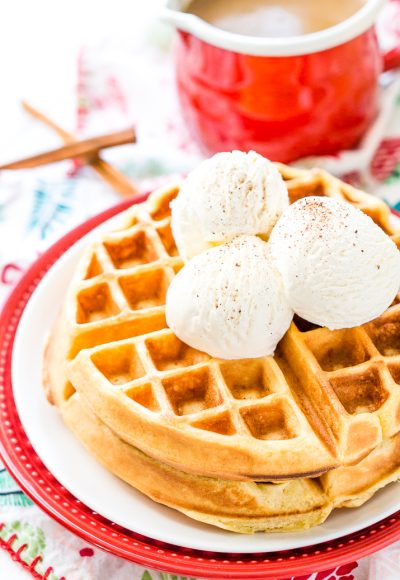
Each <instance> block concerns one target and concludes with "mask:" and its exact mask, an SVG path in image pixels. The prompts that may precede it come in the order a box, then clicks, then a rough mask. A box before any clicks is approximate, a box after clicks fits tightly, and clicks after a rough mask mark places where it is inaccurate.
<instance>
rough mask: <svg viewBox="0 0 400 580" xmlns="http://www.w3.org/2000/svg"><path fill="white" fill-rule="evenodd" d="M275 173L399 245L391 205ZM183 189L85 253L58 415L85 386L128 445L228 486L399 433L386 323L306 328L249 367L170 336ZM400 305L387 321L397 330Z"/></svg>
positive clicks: (132, 214)
mask: <svg viewBox="0 0 400 580" xmlns="http://www.w3.org/2000/svg"><path fill="white" fill-rule="evenodd" d="M279 169H280V171H281V172H282V175H283V177H284V178H285V180H286V182H287V185H288V190H289V195H290V199H291V201H295V200H297V199H299V198H301V197H304V196H307V195H326V196H329V197H333V198H337V199H344V200H346V201H349V202H350V203H352V204H353V205H355V206H356V207H359V208H360V209H362V210H363V211H364V212H365V213H367V214H369V215H370V216H371V217H372V218H373V219H374V221H375V222H376V223H377V224H378V225H380V226H381V227H382V228H383V229H384V230H385V231H386V232H387V233H388V234H390V235H394V236H395V232H394V230H393V228H392V227H391V225H390V222H389V209H388V208H387V206H386V205H385V204H384V203H383V202H381V201H379V200H377V199H376V198H374V197H371V196H369V195H367V194H365V193H363V192H360V191H358V190H356V189H354V188H352V187H351V186H349V185H347V184H344V183H342V182H341V181H339V180H337V179H335V178H333V177H332V176H330V175H329V174H327V173H326V172H324V171H319V170H312V171H307V170H298V169H292V168H287V167H285V166H279ZM177 192H178V188H166V189H163V190H160V191H158V192H156V193H155V194H153V195H152V196H151V197H150V198H149V201H148V202H147V203H146V204H142V205H140V206H136V207H133V208H132V209H131V210H129V211H128V212H127V213H126V215H125V217H124V223H123V224H122V226H121V227H120V229H119V230H117V231H114V232H112V233H106V234H103V235H100V236H99V237H98V239H97V240H96V241H94V242H93V244H92V245H91V246H90V248H88V250H87V252H86V254H85V256H84V257H83V259H82V260H81V262H80V265H79V267H78V270H77V273H76V276H75V278H74V280H73V282H72V284H71V287H70V289H69V292H68V296H67V299H66V302H65V305H64V308H63V312H62V314H61V316H60V319H59V321H58V324H57V326H56V328H55V329H54V331H53V333H52V335H51V338H50V341H49V345H48V348H47V355H46V364H45V383H46V386H47V390H48V392H49V393H50V396H51V399H52V400H53V401H54V402H55V403H56V404H57V405H58V406H61V407H62V406H63V405H64V404H65V403H66V402H67V401H68V399H69V397H71V395H73V394H74V392H75V389H76V390H77V391H78V392H79V394H80V395H81V397H82V399H83V400H84V401H85V404H87V405H88V406H89V407H90V408H91V409H92V410H93V411H94V413H95V414H96V415H97V416H98V417H99V419H100V420H101V421H103V422H104V423H105V424H106V425H107V426H108V427H110V428H111V429H112V430H113V431H114V432H115V433H116V434H117V435H118V437H119V438H121V439H122V440H123V441H126V442H127V443H129V444H130V445H133V446H135V447H137V448H139V449H141V450H142V451H144V452H145V453H146V454H147V455H149V456H152V457H154V458H156V459H158V460H159V461H161V462H163V463H168V464H169V465H171V466H174V467H175V468H178V469H181V470H183V471H185V472H191V473H195V474H199V475H208V476H213V477H218V478H223V479H239V480H246V479H250V480H258V481H263V480H280V479H286V478H297V477H300V476H308V475H318V474H321V473H324V472H326V471H328V470H330V469H332V468H333V467H337V466H342V465H349V464H354V463H357V462H358V461H360V460H361V459H362V458H363V457H365V456H367V455H368V453H370V452H371V451H372V450H373V449H375V448H376V447H377V446H379V445H380V444H381V443H382V441H386V440H387V439H388V438H390V437H392V436H393V435H394V434H395V433H397V432H398V431H399V430H400V413H399V405H400V389H399V388H398V385H397V383H396V380H398V375H397V374H396V372H395V371H394V370H393V369H395V367H396V354H397V353H400V347H399V348H398V346H399V345H398V344H397V342H396V340H397V339H396V333H395V332H392V333H388V332H386V334H385V341H386V342H387V343H388V344H387V345H386V346H385V351H384V352H382V349H381V350H380V347H379V344H380V341H381V338H382V335H381V334H380V331H379V328H381V322H380V321H381V319H382V317H381V318H380V319H378V320H377V321H375V323H373V324H370V325H367V326H366V327H365V328H358V329H351V330H345V331H328V330H327V329H316V330H308V331H305V332H301V330H300V329H301V328H302V323H301V321H300V323H301V324H300V323H299V324H298V327H297V326H296V324H295V323H294V324H293V325H292V327H291V329H290V330H289V332H288V333H287V334H286V336H285V338H284V339H283V341H281V343H280V346H279V349H278V352H277V355H276V356H275V357H274V358H273V357H265V358H263V359H256V360H254V359H253V360H243V361H221V360H217V359H213V358H210V357H209V356H208V355H206V354H204V353H201V352H198V351H196V350H194V349H192V348H190V347H188V346H187V345H185V344H183V343H182V342H181V341H179V340H178V339H177V337H175V336H174V335H173V333H172V332H171V331H170V330H169V329H167V328H166V323H165V316H164V312H165V305H164V302H165V293H166V289H167V287H168V284H169V283H170V281H171V279H172V277H173V276H174V274H175V273H176V272H177V271H178V270H179V268H180V267H181V265H182V262H181V260H180V258H179V256H177V250H176V247H175V244H174V241H173V238H172V235H171V230H170V210H169V203H170V201H171V200H172V199H173V198H174V197H175V196H176V195H177ZM395 240H397V238H396V236H395ZM399 308H400V306H397V305H394V306H393V307H392V308H391V309H389V311H388V312H387V313H386V314H385V315H384V317H388V319H390V320H391V321H392V322H391V323H390V324H394V326H395V327H396V324H397V322H396V318H398V317H399V316H400V314H399ZM384 317H383V318H384ZM382 324H383V323H382ZM379 337H381V338H379ZM385 344H386V343H385ZM388 349H389V350H388ZM389 351H390V356H388V352H389Z"/></svg>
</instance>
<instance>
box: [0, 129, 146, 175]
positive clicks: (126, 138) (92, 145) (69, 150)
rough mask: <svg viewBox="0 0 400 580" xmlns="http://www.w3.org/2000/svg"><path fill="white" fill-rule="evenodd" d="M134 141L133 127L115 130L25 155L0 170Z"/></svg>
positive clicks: (26, 165) (26, 166)
mask: <svg viewBox="0 0 400 580" xmlns="http://www.w3.org/2000/svg"><path fill="white" fill-rule="evenodd" d="M135 141H136V136H135V131H134V130H133V129H125V130H124V131H117V132H116V133H110V134H108V135H101V136H100V137H91V138H90V139H84V140H83V141H76V142H74V143H68V144H67V145H63V147H59V148H57V149H53V150H51V151H46V152H45V153H40V154H39V155H33V156H32V157H27V158H25V159H21V160H19V161H13V162H11V163H6V164H5V165H0V170H4V169H27V168H30V167H39V166H40V165H47V164H48V163H55V162H56V161H63V160H65V159H73V158H75V157H84V156H86V155H89V154H93V153H98V151H100V149H105V148H107V147H115V146H117V145H125V144H126V143H135Z"/></svg>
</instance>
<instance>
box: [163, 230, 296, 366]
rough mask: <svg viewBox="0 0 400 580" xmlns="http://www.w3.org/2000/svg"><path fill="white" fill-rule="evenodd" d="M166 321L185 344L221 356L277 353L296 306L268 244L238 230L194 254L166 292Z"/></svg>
mask: <svg viewBox="0 0 400 580" xmlns="http://www.w3.org/2000/svg"><path fill="white" fill-rule="evenodd" d="M166 317H167V324H168V326H169V327H170V328H171V329H172V330H173V331H174V333H175V334H176V335H177V336H178V337H179V338H180V339H181V340H182V341H183V342H185V343H186V344H189V345H190V346H192V347H194V348H197V349H198V350H201V351H204V352H206V353H208V354H210V355H211V356H215V357H218V358H223V359H239V358H256V357H260V356H264V355H269V354H273V352H274V350H275V347H276V345H277V343H278V342H279V340H280V339H281V338H282V336H283V335H284V334H285V332H286V330H287V329H288V327H289V325H290V322H291V320H292V317H293V312H292V310H291V309H290V307H289V306H288V304H287V302H286V299H285V295H284V292H283V289H282V284H281V279H280V276H279V274H278V272H277V271H276V270H275V268H274V266H273V264H272V260H271V257H270V255H269V252H268V245H267V244H266V243H265V242H263V241H262V240H261V239H259V238H257V237H255V236H239V237H237V238H235V239H234V240H232V241H231V242H229V243H227V244H224V245H221V246H218V247H215V248H212V249H210V250H207V251H206V252H204V253H202V254H200V255H199V256H196V257H195V258H193V259H192V260H190V261H189V262H188V263H187V264H186V265H185V266H184V267H183V268H182V270H180V272H178V274H177V275H176V276H175V278H174V279H173V281H172V283H171V285H170V287H169V289H168V293H167V301H166Z"/></svg>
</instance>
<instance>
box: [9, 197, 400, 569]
mask: <svg viewBox="0 0 400 580" xmlns="http://www.w3.org/2000/svg"><path fill="white" fill-rule="evenodd" d="M145 198H146V196H145V195H143V196H138V197H136V198H135V199H132V200H127V201H124V202H122V203H120V204H118V205H116V206H115V207H112V208H110V209H108V210H106V211H104V212H102V213H101V214H99V215H97V216H95V217H93V218H91V219H89V220H88V221H86V222H85V223H83V224H81V225H80V226H78V227H77V228H75V229H74V230H72V231H71V232H70V233H68V234H67V235H66V236H64V237H63V238H61V239H60V240H59V241H58V242H57V243H56V244H54V245H53V246H52V247H51V248H50V249H48V250H47V251H46V252H45V253H44V254H43V255H42V256H41V257H40V258H39V259H38V260H37V261H36V262H35V263H34V264H33V266H32V267H31V268H30V269H29V270H28V271H27V272H26V274H25V275H24V276H23V278H22V279H21V281H20V282H19V284H18V285H17V286H16V288H15V289H14V290H13V292H12V293H11V295H10V297H9V299H8V301H7V303H6V305H5V307H4V309H3V311H2V313H1V316H0V416H1V421H0V455H1V458H2V460H3V462H4V464H5V466H6V467H7V469H8V470H9V472H10V473H11V475H12V476H13V477H14V479H15V480H16V481H17V482H18V484H19V485H20V487H21V488H22V489H23V490H24V492H25V493H26V494H27V495H28V496H29V497H30V498H31V499H32V500H33V501H34V502H35V503H36V504H37V505H38V506H39V507H40V508H41V509H42V510H44V511H45V512H46V513H47V514H48V515H50V516H51V517H52V518H54V519H55V520H57V521H58V522H59V523H60V524H62V525H63V526H65V527H66V528H68V529H69V530H70V531H72V532H74V533H75V534H77V535H78V536H80V537H81V538H82V539H84V540H85V541H87V542H89V543H91V544H93V545H95V546H97V547H99V548H102V549H103V550H106V551H108V552H111V553H113V554H114V555H116V556H120V557H122V558H126V559H127V560H130V561H132V562H135V563H137V564H140V565H142V566H145V567H148V568H152V569H155V570H161V571H166V572H171V573H175V574H182V575H185V576H187V575H190V576H201V577H202V578H224V579H225V578H228V577H229V578H235V579H237V580H239V579H245V580H250V579H263V580H266V579H268V578H284V577H286V578H287V577H289V576H296V575H303V574H307V573H310V574H311V573H313V572H316V571H321V570H327V569H329V568H335V567H337V566H341V565H343V564H346V563H348V562H351V561H354V560H357V559H359V558H362V557H365V556H367V555H368V554H371V553H372V552H375V551H377V550H381V549H382V548H384V547H385V546H387V545H389V544H391V543H392V542H394V541H395V540H398V539H400V511H399V512H397V513H396V514H394V515H393V516H390V517H388V518H386V519H384V520H382V521H381V522H378V523H377V524H375V525H373V526H369V527H367V528H365V529H364V530H361V531H359V532H356V533H354V534H350V535H348V536H345V537H343V538H340V539H337V540H332V541H330V542H325V543H323V544H319V545H315V546H310V547H304V548H300V549H296V550H287V551H283V552H273V553H262V554H260V553H257V554H227V553H225V554H224V553H220V552H215V553H214V552H203V551H199V550H192V549H188V548H183V547H180V546H173V545H170V544H166V543H163V542H159V541H156V540H153V539H151V538H147V537H145V536H141V535H139V534H136V533H134V532H131V531H129V530H126V529H124V528H122V527H120V526H118V525H117V524H115V523H113V522H110V521H109V520H107V519H105V518H103V517H102V516H100V515H99V514H97V513H95V512H93V511H92V510H90V509H89V508H88V507H87V506H86V505H84V504H83V503H81V502H80V501H79V500H78V499H76V498H75V497H74V496H72V495H71V494H70V493H69V492H68V490H67V489H65V488H64V487H63V486H62V485H60V483H59V482H58V481H57V480H56V479H55V478H54V477H53V475H52V474H51V473H50V472H49V471H48V470H47V469H46V467H45V466H44V465H43V463H42V461H41V460H40V458H39V456H38V455H37V454H36V453H35V451H34V450H33V448H32V445H31V444H30V442H29V439H28V438H27V436H26V434H25V431H24V429H23V427H22V424H21V422H20V419H19V416H18V413H17V410H16V407H15V402H14V397H13V392H12V383H11V358H12V352H13V343H14V337H15V333H16V330H17V327H18V323H19V320H20V318H21V315H22V312H23V310H24V308H25V306H26V304H27V302H28V300H29V298H30V296H31V294H32V293H33V291H34V290H35V288H36V286H37V285H38V283H39V282H40V280H41V279H42V278H43V276H44V275H45V273H46V272H47V271H48V270H49V269H50V268H51V266H52V265H53V264H54V263H55V262H56V261H57V260H58V259H59V258H60V257H61V256H62V255H63V254H64V252H65V251H66V250H68V248H70V247H71V246H72V245H73V244H74V243H75V242H77V241H78V240H79V239H80V238H81V237H82V236H83V235H85V234H86V233H88V232H90V231H91V230H92V229H93V228H95V227H96V226H98V225H100V224H101V223H102V222H104V221H105V220H107V219H109V218H111V217H112V216H114V215H116V214H118V213H119V212H121V211H123V210H124V209H126V208H127V207H129V206H130V205H132V203H139V202H141V201H143V200H144V199H145Z"/></svg>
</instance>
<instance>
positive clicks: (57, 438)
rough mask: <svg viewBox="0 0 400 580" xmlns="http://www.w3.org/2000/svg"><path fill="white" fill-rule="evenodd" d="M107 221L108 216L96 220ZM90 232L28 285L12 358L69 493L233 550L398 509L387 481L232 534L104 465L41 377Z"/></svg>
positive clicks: (30, 413) (42, 447) (154, 530)
mask: <svg viewBox="0 0 400 580" xmlns="http://www.w3.org/2000/svg"><path fill="white" fill-rule="evenodd" d="M115 219H116V218H113V220H115ZM109 226H110V222H108V223H106V224H103V225H102V226H100V227H101V228H104V227H109ZM93 235H94V232H91V233H90V234H88V235H87V236H85V237H84V238H83V239H82V240H80V241H79V242H78V243H76V244H75V245H74V246H72V247H71V248H70V249H69V250H68V251H67V252H66V253H65V254H64V255H63V256H62V257H61V258H60V259H59V260H58V262H56V264H55V265H54V266H53V267H52V268H51V269H50V271H49V272H48V273H47V275H46V276H45V277H44V278H43V280H42V281H41V283H40V284H39V285H38V287H37V288H36V290H35V292H34V293H33V295H32V297H31V299H30V301H29V303H28V305H27V307H26V309H25V312H24V314H23V316H22V319H21V322H20V325H19V328H18V332H17V336H16V339H15V345H14V350H13V360H12V378H13V388H14V396H15V401H16V405H17V409H18V413H19V415H20V418H21V422H22V424H23V426H24V429H25V431H26V433H27V435H28V437H29V439H30V441H31V443H32V445H33V447H34V449H35V451H36V452H37V454H38V455H39V456H40V458H41V459H42V461H43V463H44V464H45V465H46V467H47V468H48V469H49V470H50V471H51V473H52V474H53V475H54V476H55V477H56V478H57V479H58V480H59V481H60V482H61V484H62V485H64V486H65V487H66V488H67V489H68V490H69V491H70V492H71V493H72V494H74V495H75V496H76V497H77V498H78V499H80V500H81V501H82V502H84V503H85V504H86V505H87V506H89V507H90V508H91V509H93V510H94V511H96V512H98V513H99V514H101V515H103V516H105V517H107V518H108V519H110V520H112V521H114V522H115V523H117V524H120V525H122V526H124V527H125V528H127V529H130V530H132V531H134V532H137V533H140V534H143V535H145V536H148V537H151V538H154V539H157V540H161V541H164V542H168V543H171V544H176V545H178V546H184V547H188V548H194V549H199V550H211V551H218V552H238V553H246V552H252V553H254V552H265V551H268V552H271V551H278V550H288V549H292V548H299V547H302V546H306V545H312V544H317V543H320V542H325V541H327V540H332V539H335V538H340V537H343V536H344V535H347V534H350V533H353V532H356V531H358V530H361V529H363V528H365V527H366V526H369V525H372V524H374V523H376V522H378V521H379V520H381V519H383V518H385V517H387V516H389V515H391V514H393V513H394V512H396V511H397V510H398V509H399V487H398V484H392V485H390V486H388V487H387V488H385V489H384V490H382V491H381V492H379V493H377V494H376V495H375V497H374V498H373V499H372V500H370V501H369V502H367V503H366V504H365V505H364V506H362V507H361V508H358V509H355V510H349V509H342V510H336V511H335V512H334V513H333V514H332V515H331V516H330V517H329V518H328V520H327V521H326V522H325V523H324V524H322V525H321V526H319V527H317V528H314V529H311V530H309V531H306V532H300V533H288V534H255V535H253V536H247V535H238V534H233V533H230V532H226V531H224V530H219V529H217V528H214V527H212V526H208V525H205V524H201V523H198V522H195V521H194V520H191V519H189V518H187V517H185V516H184V515H181V514H180V513H178V512H176V511H174V510H172V509H169V508H166V507H164V506H161V505H159V504H157V503H155V502H153V501H151V500H150V499H148V498H147V497H145V496H144V495H142V494H141V493H139V492H137V491H136V490H134V489H132V488H131V487H130V486H128V485H127V484H125V483H124V482H122V481H121V480H119V479H118V478H117V477H114V476H113V475H112V474H111V473H109V472H108V471H107V470H106V469H104V468H103V467H102V466H101V465H100V464H99V463H98V462H97V461H96V460H95V459H94V458H93V457H92V456H91V455H90V454H89V453H88V452H87V451H86V450H85V449H84V448H83V447H82V446H81V444H80V443H79V441H78V440H77V439H76V438H75V437H74V436H73V435H72V433H70V431H69V430H68V429H67V428H66V427H65V426H64V424H63V422H62V419H61V417H60V416H59V414H58V413H57V411H56V409H55V408H53V407H51V406H50V405H49V404H48V402H47V400H46V398H45V396H44V393H43V388H42V380H41V365H42V354H43V344H44V340H45V336H46V333H47V331H48V329H49V328H50V326H51V324H52V322H53V320H54V318H55V316H56V314H57V311H58V309H59V307H60V304H61V302H62V300H63V296H64V292H65V288H66V287H67V285H68V283H69V281H70V279H71V276H72V273H73V271H74V268H75V266H76V264H77V261H78V259H79V257H80V254H81V252H82V248H83V247H84V246H85V245H86V244H87V242H88V239H89V238H90V237H91V236H93Z"/></svg>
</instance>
